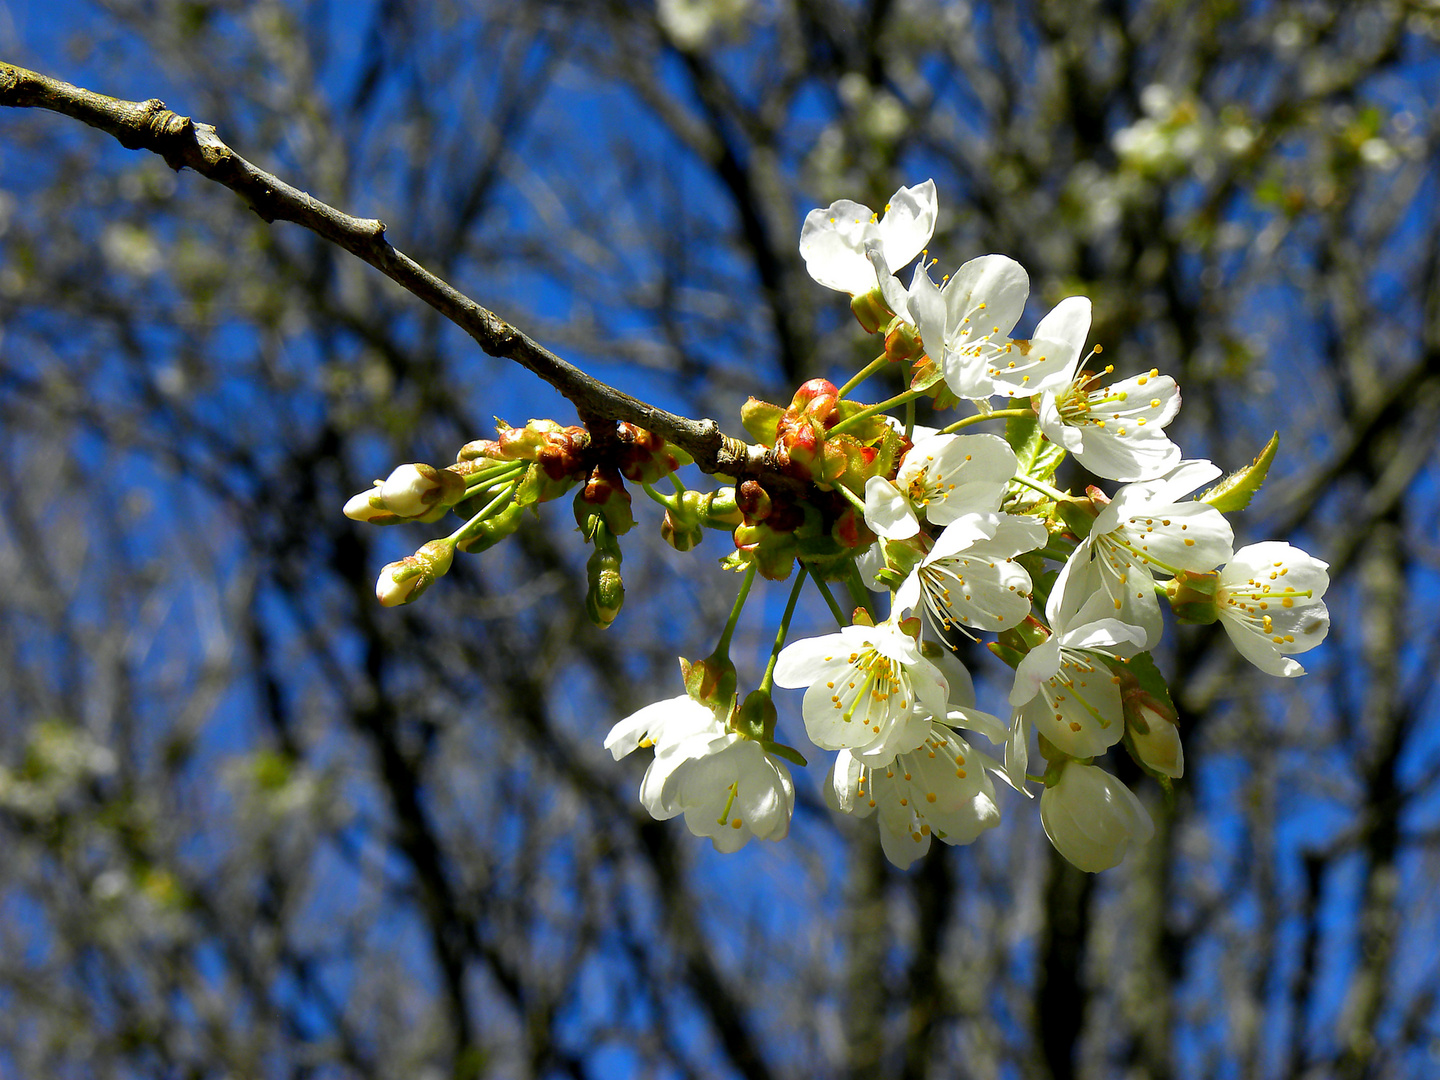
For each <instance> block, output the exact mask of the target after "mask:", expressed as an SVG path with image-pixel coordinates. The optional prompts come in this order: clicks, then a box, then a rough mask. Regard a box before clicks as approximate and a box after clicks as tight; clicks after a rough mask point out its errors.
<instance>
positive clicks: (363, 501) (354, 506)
mask: <svg viewBox="0 0 1440 1080" xmlns="http://www.w3.org/2000/svg"><path fill="white" fill-rule="evenodd" d="M345 516H346V517H347V518H349V519H350V520H351V521H366V522H369V523H370V524H371V525H394V524H397V523H398V522H401V521H404V520H406V519H405V518H402V517H400V515H398V514H395V513H392V512H391V511H390V510H389V509H387V508H386V506H385V503H384V502H382V501H381V499H380V490H379V489H378V488H371V489H370V490H369V491H362V492H360V494H358V495H352V496H350V498H349V500H348V501H347V502H346V503H345Z"/></svg>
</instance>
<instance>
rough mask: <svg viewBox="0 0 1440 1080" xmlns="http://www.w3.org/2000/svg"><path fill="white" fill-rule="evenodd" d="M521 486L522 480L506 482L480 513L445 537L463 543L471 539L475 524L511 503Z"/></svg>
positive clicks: (456, 542)
mask: <svg viewBox="0 0 1440 1080" xmlns="http://www.w3.org/2000/svg"><path fill="white" fill-rule="evenodd" d="M519 486H520V481H518V480H512V481H510V483H508V484H506V485H505V486H504V487H503V488H502V489H501V490H500V492H499V494H497V495H496V496H495V497H494V498H493V499H491V500H490V501H489V502H488V503H486V504H485V505H484V506H483V507H482V508H481V509H480V512H479V513H478V514H476V515H475V516H474V517H472V518H471V519H470V520H469V521H467V522H465V524H464V525H461V526H460V528H458V529H456V530H455V531H454V532H453V533H451V534H450V535H449V536H447V537H446V538H445V539H446V540H447V541H449V542H450V543H452V544H462V543H464V542H465V541H466V540H469V539H470V538H471V537H473V536H474V535H475V526H476V525H479V524H480V522H482V521H484V520H486V519H487V518H491V517H494V516H495V515H496V514H497V513H499V512H500V511H501V510H503V509H504V508H505V505H506V504H507V503H509V502H510V500H511V499H512V498H513V497H514V495H515V489H516V488H518V487H519Z"/></svg>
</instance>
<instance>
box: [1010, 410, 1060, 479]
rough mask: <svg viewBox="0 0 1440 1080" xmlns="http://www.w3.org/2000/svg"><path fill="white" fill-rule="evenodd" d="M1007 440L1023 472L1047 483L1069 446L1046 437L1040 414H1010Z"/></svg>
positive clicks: (1052, 476)
mask: <svg viewBox="0 0 1440 1080" xmlns="http://www.w3.org/2000/svg"><path fill="white" fill-rule="evenodd" d="M1005 441H1006V442H1008V443H1009V444H1010V449H1012V450H1014V451H1015V459H1016V461H1018V462H1019V469H1020V472H1021V473H1022V474H1023V475H1025V476H1028V477H1031V478H1032V479H1035V480H1040V481H1043V482H1044V483H1047V484H1048V483H1049V482H1050V481H1051V480H1053V479H1054V478H1055V470H1056V468H1058V467H1059V465H1060V462H1062V461H1064V460H1065V448H1064V447H1063V446H1059V445H1057V444H1056V443H1053V442H1051V441H1050V440H1049V439H1047V438H1046V437H1045V435H1044V433H1043V432H1042V431H1041V430H1040V418H1039V417H1036V416H1012V417H1010V419H1009V420H1007V421H1006V423H1005ZM1027 490H1028V489H1027Z"/></svg>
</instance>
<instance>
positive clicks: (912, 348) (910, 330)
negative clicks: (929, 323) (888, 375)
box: [885, 318, 925, 363]
mask: <svg viewBox="0 0 1440 1080" xmlns="http://www.w3.org/2000/svg"><path fill="white" fill-rule="evenodd" d="M924 352H925V346H924V345H923V344H922V343H921V341H920V334H919V332H918V331H917V330H916V329H915V327H914V326H912V325H911V324H910V323H909V322H907V321H906V320H905V319H900V318H896V319H893V320H891V323H890V325H889V327H888V328H887V329H886V330H885V359H887V360H889V361H890V362H891V363H896V362H898V361H901V360H914V359H915V358H917V357H919V356H921V355H922V354H923V353H924Z"/></svg>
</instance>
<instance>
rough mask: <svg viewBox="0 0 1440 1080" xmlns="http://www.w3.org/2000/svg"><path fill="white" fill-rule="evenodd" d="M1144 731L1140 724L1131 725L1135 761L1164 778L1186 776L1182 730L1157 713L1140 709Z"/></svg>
mask: <svg viewBox="0 0 1440 1080" xmlns="http://www.w3.org/2000/svg"><path fill="white" fill-rule="evenodd" d="M1139 712H1140V713H1141V715H1142V716H1143V717H1144V721H1145V727H1146V730H1145V731H1143V732H1142V731H1141V730H1140V725H1139V724H1133V723H1132V724H1130V725H1129V729H1130V743H1131V745H1132V746H1133V747H1134V749H1135V757H1136V758H1137V759H1138V760H1139V762H1140V764H1142V765H1144V766H1145V767H1146V768H1147V769H1151V770H1153V771H1154V772H1157V773H1160V774H1161V775H1163V776H1170V777H1174V778H1175V779H1177V780H1178V779H1179V778H1180V777H1181V776H1183V775H1184V773H1185V750H1184V748H1183V747H1182V746H1181V745H1180V729H1179V728H1178V727H1176V726H1175V725H1174V724H1172V723H1171V722H1170V721H1169V720H1167V719H1166V718H1165V717H1163V716H1161V715H1160V714H1159V713H1158V712H1156V711H1155V710H1154V709H1151V708H1149V707H1147V706H1144V705H1142V706H1140V708H1139Z"/></svg>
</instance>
